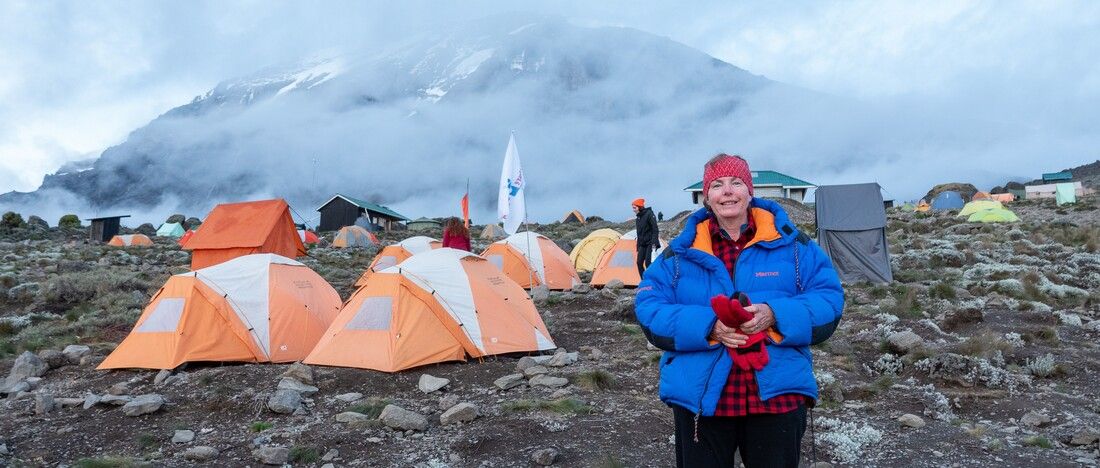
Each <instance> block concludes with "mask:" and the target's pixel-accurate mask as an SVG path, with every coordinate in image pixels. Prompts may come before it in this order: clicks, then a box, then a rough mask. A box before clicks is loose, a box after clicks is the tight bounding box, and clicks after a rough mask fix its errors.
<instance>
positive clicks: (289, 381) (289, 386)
mask: <svg viewBox="0 0 1100 468" xmlns="http://www.w3.org/2000/svg"><path fill="white" fill-rule="evenodd" d="M278 389H279V390H293V391H295V392H298V393H301V394H303V395H306V396H309V395H313V394H314V393H317V391H318V389H317V387H314V386H312V385H306V384H304V383H302V382H299V381H298V380H297V379H294V378H291V377H283V378H282V380H279V386H278Z"/></svg>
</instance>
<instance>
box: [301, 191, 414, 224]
mask: <svg viewBox="0 0 1100 468" xmlns="http://www.w3.org/2000/svg"><path fill="white" fill-rule="evenodd" d="M317 211H319V212H321V223H320V224H319V225H318V226H317V230H318V231H336V230H339V229H340V228H342V227H344V226H353V225H355V224H357V221H360V218H364V219H366V220H368V221H369V222H370V224H373V225H376V226H380V227H381V228H382V229H384V230H386V231H391V230H394V229H398V228H399V227H398V226H399V225H400V224H401V222H403V221H408V220H409V218H406V217H405V216H403V215H401V214H400V213H398V212H396V211H393V210H391V209H389V208H388V207H385V206H382V205H378V204H375V203H370V202H368V201H365V200H360V199H358V198H352V197H349V196H346V195H341V194H339V193H338V194H336V195H335V196H333V197H332V198H330V199H329V200H328V201H327V202H325V203H324V204H323V205H321V206H320V207H319V208H317ZM364 227H366V226H364ZM368 229H369V228H368Z"/></svg>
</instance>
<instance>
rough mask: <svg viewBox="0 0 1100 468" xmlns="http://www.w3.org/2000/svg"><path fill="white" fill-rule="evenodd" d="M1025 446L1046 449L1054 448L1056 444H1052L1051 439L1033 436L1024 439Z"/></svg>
mask: <svg viewBox="0 0 1100 468" xmlns="http://www.w3.org/2000/svg"><path fill="white" fill-rule="evenodd" d="M1024 445H1026V446H1028V447H1039V448H1045V449H1049V448H1054V444H1053V443H1051V441H1050V439H1048V438H1046V437H1044V436H1041V435H1033V436H1031V437H1028V438H1026V439H1024Z"/></svg>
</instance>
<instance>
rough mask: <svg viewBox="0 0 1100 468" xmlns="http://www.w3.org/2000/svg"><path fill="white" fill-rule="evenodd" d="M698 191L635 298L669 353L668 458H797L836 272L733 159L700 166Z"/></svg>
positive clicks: (708, 461)
mask: <svg viewBox="0 0 1100 468" xmlns="http://www.w3.org/2000/svg"><path fill="white" fill-rule="evenodd" d="M703 196H704V198H703V200H704V202H703V205H704V208H703V209H700V210H699V211H696V212H695V213H694V214H692V215H691V217H690V218H688V220H687V221H686V223H685V227H684V231H683V232H682V233H680V235H679V236H677V237H676V239H674V240H673V241H672V242H671V243H670V244H669V247H668V248H666V249H665V253H664V254H662V255H661V256H660V258H658V259H657V260H656V261H655V262H654V263H653V265H652V266H650V268H649V269H648V270H646V273H645V278H644V279H643V280H642V282H641V284H640V285H639V286H638V295H637V298H636V307H635V312H636V314H637V316H638V321H639V323H641V325H642V328H643V330H644V331H645V333H646V337H647V338H648V339H649V340H650V342H652V343H653V344H654V345H655V346H657V347H659V348H661V349H663V350H665V353H664V356H662V358H661V385H660V396H661V401H664V402H665V403H666V404H668V405H669V406H671V407H672V411H673V417H674V419H675V423H676V464H677V466H681V467H685V466H687V467H707V466H734V455H735V453H737V452H740V454H741V458H742V460H743V461H744V462H745V466H746V467H748V468H754V467H759V466H783V467H796V466H798V461H799V448H800V445H801V440H802V434H803V433H804V432H805V430H806V411H807V406H810V405H812V404H813V402H814V401H815V400H816V399H817V383H816V381H815V380H814V376H813V370H812V362H811V354H810V348H809V345H810V344H811V343H819V342H821V341H823V340H824V339H825V338H828V337H829V335H831V334H832V332H833V330H834V329H835V328H836V325H837V323H838V322H839V321H840V315H841V311H842V309H843V308H844V307H843V306H844V292H843V290H842V289H841V287H840V280H839V278H838V277H837V274H836V271H835V270H834V269H833V266H832V263H831V262H830V260H829V258H828V257H827V256H826V255H825V253H824V252H823V251H822V250H821V248H820V247H818V246H817V244H816V243H814V242H813V241H811V240H810V238H809V237H807V236H806V235H805V234H802V233H800V232H799V231H798V229H796V228H795V226H794V224H793V223H791V221H790V219H789V218H788V217H787V213H786V212H784V211H783V209H782V208H781V207H780V206H779V204H777V203H775V202H772V201H769V200H764V199H759V198H753V187H752V172H751V171H750V170H749V165H748V163H747V162H746V161H745V160H744V159H743V158H741V157H740V156H730V155H726V154H720V155H718V156H715V157H714V158H712V159H711V160H710V161H708V162H707V163H706V164H705V165H704V167H703ZM739 293H743V294H739ZM739 297H740V298H741V299H744V301H742V300H739V299H738V298H739ZM731 298H733V299H731Z"/></svg>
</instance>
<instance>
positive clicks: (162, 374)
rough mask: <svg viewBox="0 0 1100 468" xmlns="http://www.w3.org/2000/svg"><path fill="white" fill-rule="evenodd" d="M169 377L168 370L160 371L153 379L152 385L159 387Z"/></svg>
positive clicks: (169, 372) (170, 374) (170, 373)
mask: <svg viewBox="0 0 1100 468" xmlns="http://www.w3.org/2000/svg"><path fill="white" fill-rule="evenodd" d="M171 376H172V371H171V370H170V369H162V370H161V371H160V372H157V376H156V377H153V385H157V386H160V385H162V384H164V381H165V380H167V379H168V378H169V377H171Z"/></svg>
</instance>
